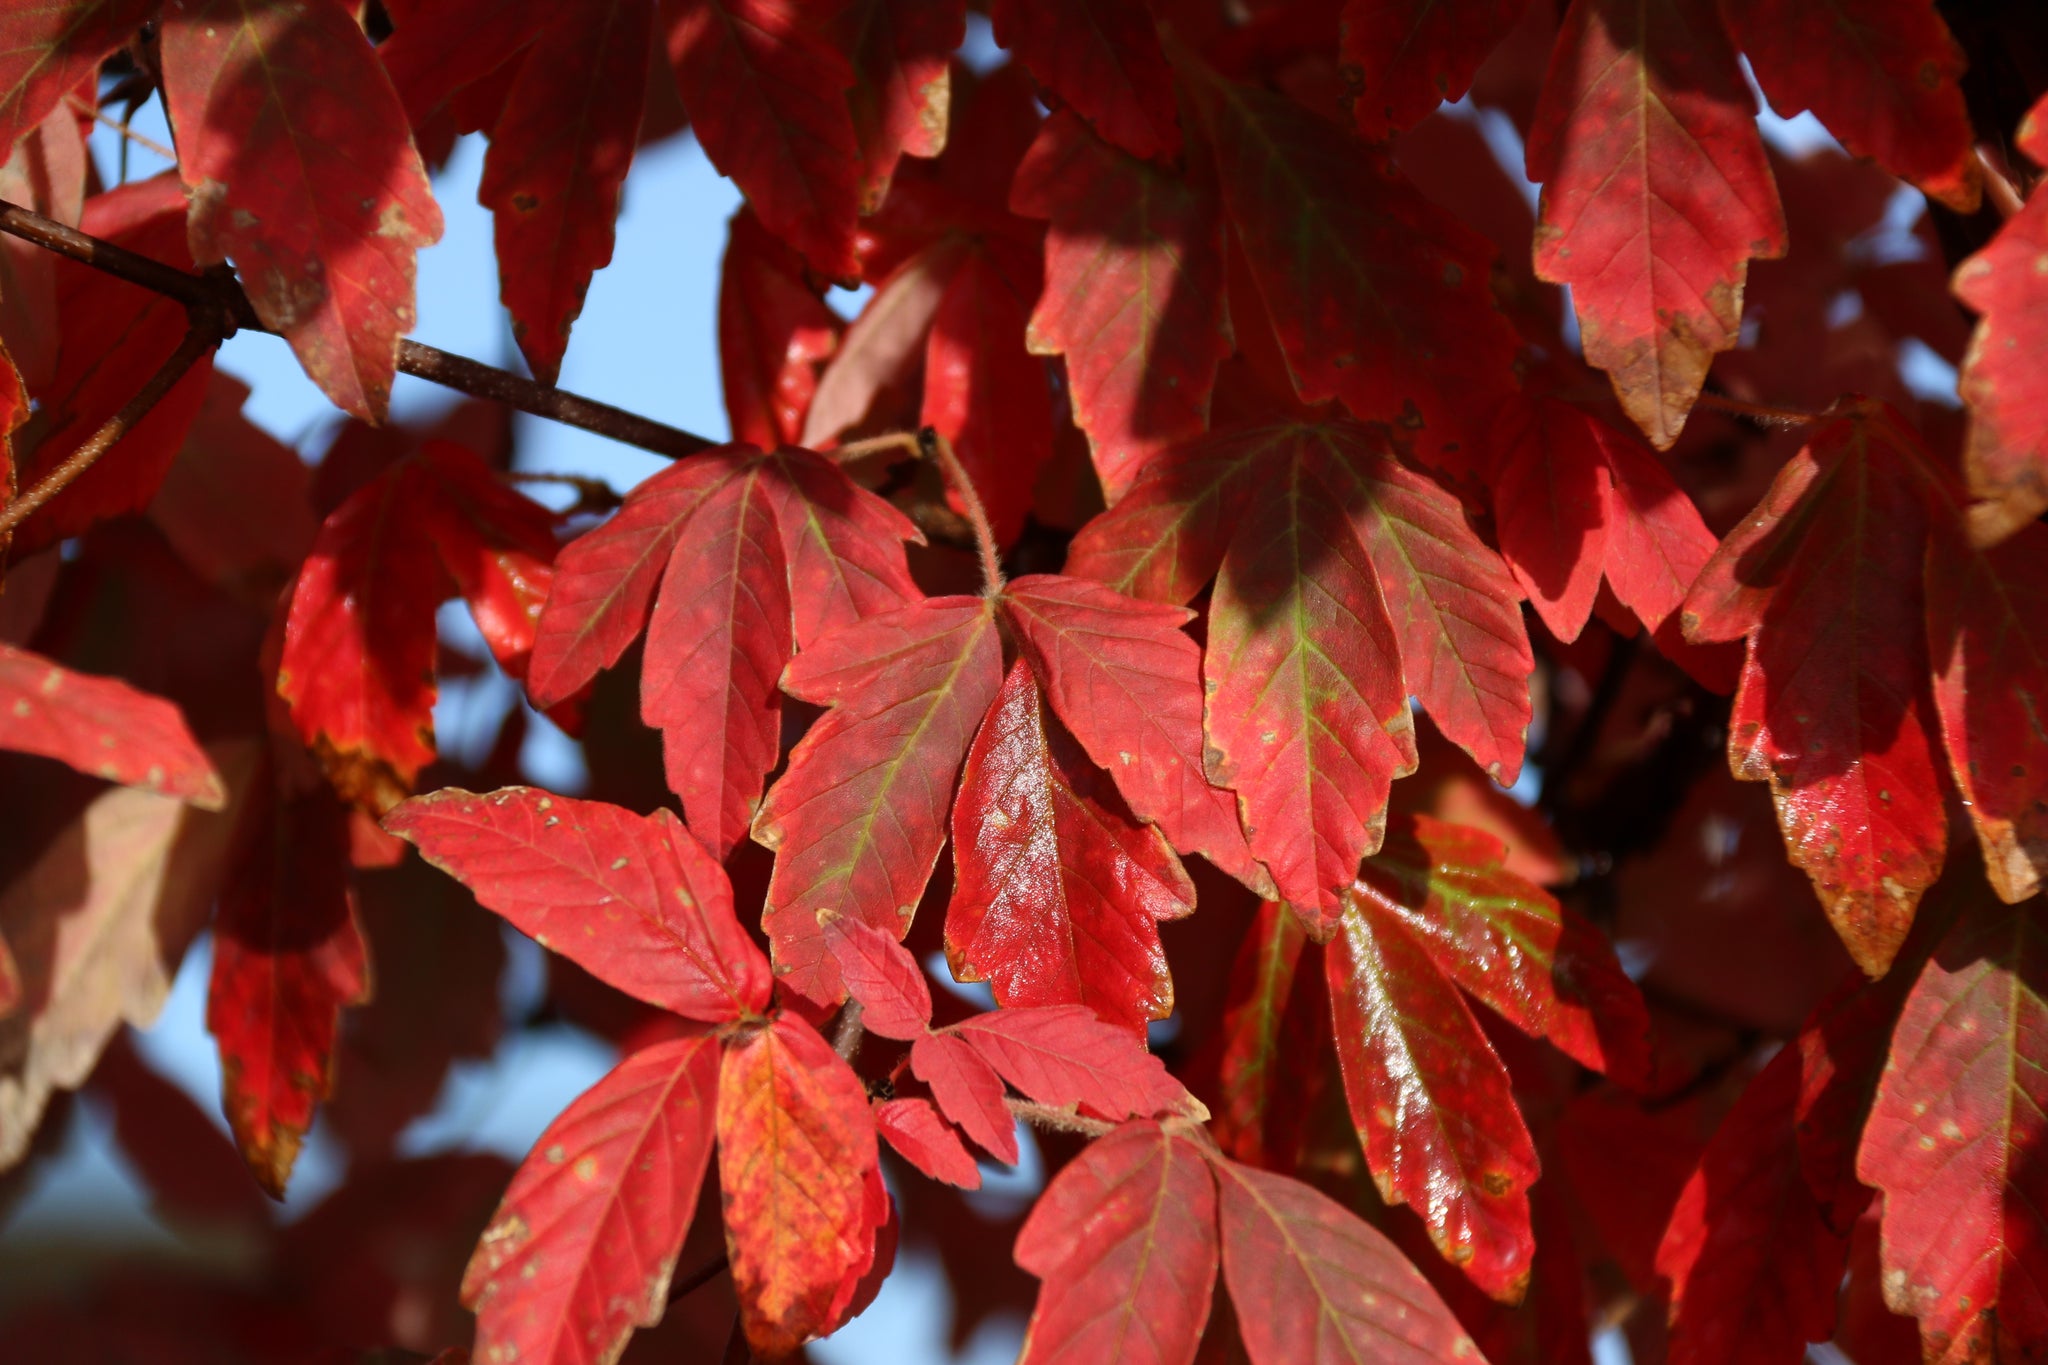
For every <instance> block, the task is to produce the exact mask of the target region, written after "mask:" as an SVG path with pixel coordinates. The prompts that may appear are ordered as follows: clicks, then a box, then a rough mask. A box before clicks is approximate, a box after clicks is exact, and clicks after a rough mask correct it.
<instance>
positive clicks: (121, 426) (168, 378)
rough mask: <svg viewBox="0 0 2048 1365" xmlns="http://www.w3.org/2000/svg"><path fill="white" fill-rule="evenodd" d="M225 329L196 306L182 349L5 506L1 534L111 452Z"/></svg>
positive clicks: (0, 517)
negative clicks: (202, 317)
mask: <svg viewBox="0 0 2048 1365" xmlns="http://www.w3.org/2000/svg"><path fill="white" fill-rule="evenodd" d="M220 335H221V329H220V328H219V327H217V326H212V325H209V324H207V323H205V322H203V321H201V320H200V318H199V316H198V315H197V310H195V315H194V317H193V320H192V325H191V327H190V328H189V329H187V331H186V333H185V339H184V340H183V341H181V342H179V343H178V349H177V350H175V351H173V352H171V354H170V356H169V357H168V358H167V359H166V360H165V361H164V363H163V364H161V365H159V366H158V367H157V369H156V373H155V374H152V375H151V376H150V377H149V378H148V380H147V381H145V382H144V383H143V385H142V387H141V388H140V389H138V390H136V393H135V396H134V397H133V398H130V399H129V400H128V401H127V402H125V403H123V404H122V405H121V408H120V411H118V412H116V413H115V414H114V415H113V416H112V417H109V418H108V419H107V420H106V421H104V422H102V423H100V426H99V430H97V431H95V432H93V434H92V435H90V436H88V437H86V438H85V441H84V442H83V443H82V444H81V445H80V446H79V447H78V449H76V450H74V451H72V452H71V453H70V454H69V455H67V456H65V458H64V462H63V463H62V464H60V465H58V466H57V467H56V468H54V469H52V470H51V471H50V472H49V473H47V474H45V475H43V477H42V478H40V479H38V480H36V484H35V487H33V488H31V489H29V490H28V491H27V492H26V493H23V494H22V495H21V496H20V497H18V498H16V499H15V500H14V501H13V502H10V503H8V504H7V505H6V506H5V507H0V538H4V537H6V536H7V535H9V534H10V533H11V532H12V531H13V530H14V528H15V527H17V526H19V525H21V523H22V522H23V520H25V519H26V518H27V517H28V515H29V514H30V513H31V512H33V511H35V510H36V509H37V508H38V507H41V506H42V505H43V504H44V503H46V502H48V501H49V500H50V499H51V498H54V497H56V496H57V495H58V494H59V493H61V492H63V491H64V488H65V486H66V485H67V484H69V483H70V482H71V481H72V480H73V479H75V478H77V477H78V476H79V475H80V474H83V473H84V472H85V471H86V470H88V469H90V468H92V466H93V462H94V461H95V460H97V459H99V457H100V456H102V455H104V454H106V453H107V451H108V450H110V449H111V448H112V447H113V445H114V443H115V442H116V441H118V440H120V439H121V438H122V437H123V436H125V435H127V434H128V432H129V431H130V430H131V429H133V428H134V426H135V424H136V423H138V422H140V421H141V420H142V419H143V418H145V417H147V416H148V415H149V410H150V409H151V408H153V407H155V406H156V405H157V403H158V401H159V400H160V399H162V398H163V396H164V395H165V394H167V393H169V392H170V391H171V389H172V387H173V386H174V385H176V384H177V382H178V381H179V380H180V379H183V378H184V377H185V373H186V371H188V370H190V369H191V368H192V367H193V366H194V365H195V364H197V363H198V361H199V358H200V357H201V356H203V355H205V354H206V353H207V352H208V351H210V350H212V349H213V348H214V347H215V346H217V345H219V344H220Z"/></svg>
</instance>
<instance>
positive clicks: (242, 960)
mask: <svg viewBox="0 0 2048 1365" xmlns="http://www.w3.org/2000/svg"><path fill="white" fill-rule="evenodd" d="M261 819H262V823H261V824H260V825H259V826H258V827H257V830H256V833H255V836H254V845H255V846H254V849H253V850H252V852H251V854H250V856H249V858H248V859H247V860H246V862H244V863H243V864H242V865H241V866H240V867H238V868H237V869H236V871H235V873H234V875H233V876H232V877H231V878H230V879H229V881H228V884H227V885H226V886H225V887H224V888H222V891H221V903H220V913H219V917H218V919H217V920H216V921H215V923H214V937H213V977H212V980H211V983H210V985H209V987H208V990H207V997H206V1027H207V1029H208V1031H209V1032H211V1033H212V1034H213V1035H214V1037H215V1038H216V1039H217V1040H218V1042H219V1046H220V1058H221V1095H222V1102H221V1107H222V1108H223V1109H224V1110H225V1111H226V1113H227V1118H228V1126H229V1128H230V1129H231V1130H232V1131H233V1132H234V1135H235V1140H236V1142H237V1143H238V1144H239V1145H240V1147H241V1149H242V1154H243V1158H244V1159H245V1160H246V1161H247V1163H248V1166H249V1170H250V1172H251V1174H253V1175H254V1176H255V1177H256V1179H257V1181H258V1183H260V1184H261V1185H262V1186H263V1188H264V1189H265V1190H266V1191H268V1192H269V1193H270V1195H271V1197H272V1198H275V1199H282V1198H283V1197H284V1191H285V1184H286V1182H287V1181H288V1180H289V1179H290V1178H291V1171H292V1166H293V1164H294V1163H295V1162H296V1160H297V1159H298V1154H299V1144H300V1142H301V1141H302V1140H303V1138H304V1136H305V1133H306V1130H307V1129H308V1128H310V1127H312V1124H313V1111H314V1108H315V1107H316V1106H317V1105H318V1104H319V1103H320V1102H321V1101H323V1100H325V1099H326V1098H327V1097H328V1095H329V1093H330V1092H331V1090H332V1088H333V1080H334V1069H335V1068H334V1055H335V1046H336V1043H337V1041H338V1035H339V1033H340V1022H341V1011H342V1009H343V1007H344V1006H348V1005H359V1004H362V1003H363V1002H364V1001H365V1000H367V999H368V998H369V994H370V963H369V955H368V949H367V947H366V945H365V944H364V942H363V936H362V931H361V930H360V929H359V928H358V927H357V924H356V917H355V913H356V912H355V896H354V894H353V889H352V887H351V885H350V879H349V846H348V812H347V809H346V808H345V807H343V806H342V805H341V803H340V802H339V801H338V800H336V799H335V797H334V796H333V794H332V793H331V792H329V791H328V790H327V789H326V788H325V787H324V786H316V787H315V788H314V790H312V791H310V792H308V793H305V794H298V795H294V794H290V793H286V792H282V791H281V792H279V793H278V795H277V797H276V798H275V799H274V800H273V801H272V802H271V804H270V805H269V807H268V808H266V809H265V810H263V811H262V813H261Z"/></svg>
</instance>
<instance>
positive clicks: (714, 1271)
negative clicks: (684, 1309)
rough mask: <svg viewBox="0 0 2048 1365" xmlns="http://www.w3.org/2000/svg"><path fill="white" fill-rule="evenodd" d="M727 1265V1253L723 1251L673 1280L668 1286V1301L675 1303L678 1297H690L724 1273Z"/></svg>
mask: <svg viewBox="0 0 2048 1365" xmlns="http://www.w3.org/2000/svg"><path fill="white" fill-rule="evenodd" d="M725 1267H726V1259H725V1253H724V1252H722V1251H721V1252H719V1253H718V1254H717V1255H716V1256H714V1257H712V1258H711V1259H710V1260H709V1261H706V1262H705V1263H704V1264H703V1265H700V1266H698V1267H697V1268H696V1269H695V1270H693V1271H691V1272H690V1273H689V1274H687V1275H685V1276H683V1278H681V1279H680V1280H673V1281H671V1282H670V1283H669V1287H668V1301H669V1302H670V1303H674V1302H675V1301H676V1300H677V1299H686V1298H688V1297H689V1296H690V1295H692V1294H694V1293H696V1292H697V1291H698V1290H700V1289H702V1288H703V1287H704V1286H705V1285H707V1284H710V1283H711V1282H712V1281H713V1280H715V1279H717V1278H718V1277H719V1276H720V1275H721V1274H723V1273H724V1271H725Z"/></svg>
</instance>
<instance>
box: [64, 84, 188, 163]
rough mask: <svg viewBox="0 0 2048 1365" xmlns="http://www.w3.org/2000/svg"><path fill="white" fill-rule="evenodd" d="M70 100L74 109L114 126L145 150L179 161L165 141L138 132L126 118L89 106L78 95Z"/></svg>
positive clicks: (113, 127)
mask: <svg viewBox="0 0 2048 1365" xmlns="http://www.w3.org/2000/svg"><path fill="white" fill-rule="evenodd" d="M70 100H71V107H72V108H73V109H76V110H78V112H80V113H81V114H90V115H91V116H92V117H93V118H94V120H96V121H97V122H99V123H102V124H105V125H106V126H107V127H109V128H112V129H113V130H114V131H115V132H117V133H119V134H120V135H121V136H122V137H125V138H127V139H128V140H129V141H130V142H132V143H134V144H135V145H136V146H138V147H140V148H142V149H143V150H144V151H146V152H154V153H156V155H158V156H160V157H162V158H163V159H164V160H166V161H170V162H176V161H177V159H178V154H177V153H176V152H174V151H172V150H171V149H170V148H169V147H166V146H164V144H163V143H161V142H158V141H157V140H156V139H155V138H153V137H146V136H144V135H143V134H141V133H138V132H136V131H135V129H133V128H132V127H130V126H129V124H128V121H127V120H126V119H117V118H115V117H114V116H113V115H112V114H109V113H108V112H107V111H106V110H104V109H100V108H96V107H89V106H88V105H87V104H86V102H85V101H84V100H82V99H79V98H78V97H77V96H76V95H73V96H71V97H70Z"/></svg>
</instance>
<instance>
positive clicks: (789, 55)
mask: <svg viewBox="0 0 2048 1365" xmlns="http://www.w3.org/2000/svg"><path fill="white" fill-rule="evenodd" d="M827 17H828V11H827V9H825V8H821V7H817V6H805V5H800V4H793V3H791V0H681V3H678V4H677V5H675V6H674V8H673V11H672V13H671V17H670V21H669V32H668V58H669V62H670V64H671V65H673V66H674V67H675V72H676V83H677V85H678V86H680V87H681V90H682V96H683V104H684V106H685V107H686V108H688V110H689V111H690V124H691V126H692V127H693V128H694V129H695V130H696V133H697V137H698V139H699V140H700V141H701V142H702V143H703V146H704V154H705V155H706V156H708V157H710V158H711V164H712V165H714V166H716V167H717V168H718V170H719V172H720V173H721V174H723V175H726V176H729V177H731V178H732V181H733V183H734V184H736V185H738V186H739V188H740V191H741V193H743V194H745V195H746V196H747V202H748V203H749V204H751V205H752V206H753V209H754V212H755V213H756V214H758V215H760V218H761V221H762V222H763V223H764V224H766V225H767V227H768V230H769V231H770V232H773V233H774V234H775V235H776V236H778V237H781V238H782V239H783V240H785V241H787V242H788V243H789V244H790V245H791V246H793V247H795V248H796V249H797V250H798V251H800V252H802V253H803V255H804V257H805V259H806V260H808V261H809V262H810V263H811V265H812V266H814V267H815V268H816V269H817V270H818V271H819V272H820V273H822V274H824V275H827V276H829V277H831V278H832V279H835V280H849V281H850V280H853V279H855V278H857V277H858V276H859V274H860V267H859V263H858V262H857V260H856V259H855V257H854V254H853V233H854V225H855V216H856V214H857V213H858V211H859V208H860V197H861V185H860V176H861V149H860V145H859V142H858V141H857V139H856V137H855V133H854V126H853V115H852V113H851V112H850V111H849V109H848V107H847V99H846V96H847V91H848V90H849V89H851V87H852V86H853V66H852V63H851V62H849V61H848V60H847V57H846V55H845V53H843V52H842V51H841V50H840V49H839V48H838V47H837V46H836V45H835V44H834V43H833V41H832V34H831V33H830V31H829V26H828V24H827Z"/></svg>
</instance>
